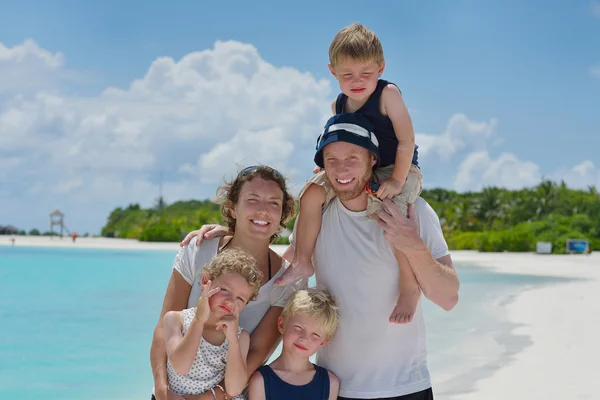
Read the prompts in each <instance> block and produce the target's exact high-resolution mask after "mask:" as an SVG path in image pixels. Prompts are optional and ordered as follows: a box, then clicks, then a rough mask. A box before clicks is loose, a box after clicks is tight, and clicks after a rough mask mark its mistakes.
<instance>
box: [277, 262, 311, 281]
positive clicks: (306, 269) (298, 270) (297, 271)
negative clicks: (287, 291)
mask: <svg viewBox="0 0 600 400" xmlns="http://www.w3.org/2000/svg"><path fill="white" fill-rule="evenodd" d="M314 272H315V269H314V267H313V266H312V263H310V262H308V263H300V262H299V263H292V264H291V265H290V266H289V267H288V268H287V269H286V270H285V272H284V273H283V275H281V276H280V277H279V278H277V279H275V283H274V284H275V286H286V285H289V284H290V283H294V282H296V281H297V280H299V279H302V278H308V277H309V276H311V275H312V274H313V273H314Z"/></svg>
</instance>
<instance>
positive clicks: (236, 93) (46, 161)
mask: <svg viewBox="0 0 600 400" xmlns="http://www.w3.org/2000/svg"><path fill="white" fill-rule="evenodd" d="M70 73H71V72H70V71H67V69H66V67H65V60H64V57H63V56H62V55H61V54H60V53H54V52H51V51H47V50H45V49H42V48H40V47H39V46H38V45H37V44H35V43H34V42H32V41H26V42H24V43H22V44H20V45H17V46H14V47H12V48H9V47H6V46H4V45H2V44H0V93H2V95H0V198H1V199H2V204H3V207H2V208H0V223H4V224H6V223H11V224H13V225H15V226H19V227H20V228H24V229H31V228H34V227H37V228H43V227H44V226H45V224H47V218H48V215H47V214H48V213H49V212H50V211H52V210H54V209H56V208H59V209H61V210H62V211H64V212H65V213H66V218H67V223H68V226H69V227H70V228H71V229H73V230H77V231H78V232H85V231H90V232H97V231H98V230H99V227H100V226H101V225H102V224H104V222H105V218H106V216H107V215H108V213H109V212H110V211H111V210H112V209H113V208H115V207H117V206H126V205H127V204H128V203H134V202H138V203H141V204H142V205H143V206H149V205H151V204H152V203H153V201H154V199H155V198H156V197H157V196H158V177H159V174H160V172H161V171H162V172H164V183H163V193H164V195H165V197H166V199H167V201H169V202H170V201H175V200H180V199H189V198H209V197H212V196H213V195H214V193H215V189H216V187H217V185H218V184H220V183H221V182H222V179H223V176H231V175H232V174H233V173H234V172H235V170H236V169H239V168H241V167H242V166H245V165H248V164H249V163H265V164H269V165H272V166H274V167H276V168H278V169H281V170H282V171H283V172H285V173H286V175H287V176H288V177H289V178H291V179H292V183H293V184H295V187H296V189H298V188H299V187H300V185H301V183H302V182H303V181H304V180H305V179H306V178H308V176H309V175H310V173H311V171H312V168H313V165H312V158H313V156H314V146H315V140H316V137H317V135H318V133H319V132H320V130H321V128H322V126H323V123H324V122H325V120H326V118H327V117H328V114H329V112H330V101H331V97H332V96H333V94H332V90H331V87H330V83H329V81H327V80H317V79H315V77H314V76H313V75H311V74H309V73H303V72H300V71H298V70H296V69H294V68H289V67H281V68H280V67H276V66H274V65H272V64H270V63H268V62H267V61H265V60H263V59H262V58H261V57H260V54H259V53H258V51H257V49H256V48H254V47H253V46H251V45H248V44H243V43H239V42H233V41H229V42H216V43H215V45H214V47H213V48H211V49H206V50H203V51H200V52H194V53H190V54H188V55H186V56H184V57H183V58H182V59H180V60H178V61H177V60H173V59H171V58H169V57H162V58H158V59H156V60H155V61H154V62H153V63H152V64H151V65H150V67H149V68H148V71H147V72H146V73H145V74H143V75H142V74H140V78H139V79H136V80H134V81H133V82H131V84H130V85H129V86H128V87H125V88H115V87H109V88H106V89H105V90H103V91H102V92H101V93H100V94H99V95H97V96H89V97H81V96H79V97H76V96H70V95H66V94H64V92H63V91H61V90H60V89H61V83H62V82H63V80H64V77H65V76H68V75H69V74H70ZM32 74H33V75H32ZM2 96H4V97H2ZM497 123H498V122H497V120H496V119H495V118H491V119H489V120H488V121H474V120H471V119H469V118H468V117H467V116H466V115H465V114H460V113H459V114H455V115H453V116H452V117H451V118H450V119H449V121H448V123H447V125H446V127H445V129H444V131H443V132H442V133H441V134H438V135H433V134H417V135H416V136H417V137H416V142H417V144H418V145H419V146H420V152H419V153H420V156H421V157H423V158H424V162H423V166H424V167H425V168H427V169H428V170H436V169H439V168H440V166H442V168H444V169H445V170H446V171H445V172H444V173H445V174H448V175H451V174H452V171H453V168H454V166H455V165H456V163H457V162H458V161H459V160H461V158H462V157H466V158H464V160H463V161H462V163H460V165H459V166H458V169H457V174H456V177H455V179H454V186H455V188H457V189H459V190H469V189H471V190H473V189H478V188H480V187H481V186H482V185H499V186H505V187H509V188H517V187H522V186H527V185H534V184H536V183H538V182H539V179H540V178H541V172H540V168H539V167H538V166H537V165H535V164H534V163H532V162H529V161H523V160H519V159H518V158H517V157H515V156H514V155H512V154H508V153H505V154H501V155H500V156H498V157H496V158H494V156H491V155H490V153H489V151H490V149H493V148H495V147H496V146H497V145H498V144H500V143H501V142H502V138H501V137H498V136H497V135H496V126H497ZM450 162H453V163H454V164H452V163H450ZM556 176H560V177H565V178H568V182H569V183H571V180H572V181H573V182H577V184H581V185H584V184H590V183H589V182H598V181H599V179H598V177H599V172H598V169H597V168H596V167H595V166H594V165H593V164H592V163H591V162H589V161H588V162H585V163H582V164H580V165H578V166H575V167H573V168H565V169H564V171H563V170H560V171H558V172H556ZM425 179H426V180H427V179H428V178H427V177H425ZM15 218H17V219H15Z"/></svg>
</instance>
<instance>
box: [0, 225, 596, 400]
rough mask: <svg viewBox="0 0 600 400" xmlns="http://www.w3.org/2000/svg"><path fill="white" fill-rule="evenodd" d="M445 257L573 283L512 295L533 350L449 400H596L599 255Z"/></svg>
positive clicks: (19, 241) (93, 242)
mask: <svg viewBox="0 0 600 400" xmlns="http://www.w3.org/2000/svg"><path fill="white" fill-rule="evenodd" d="M15 238H16V244H15V245H16V246H37V247H42V246H43V247H66V248H112V249H139V250H150V249H155V250H172V251H173V252H176V251H177V250H178V248H179V244H178V243H141V242H138V241H137V240H123V239H108V238H77V241H76V243H73V242H72V241H71V239H70V238H63V239H62V240H60V239H57V238H54V239H49V238H47V237H35V236H29V237H27V236H16V237H15ZM0 245H10V236H0ZM283 249H285V246H277V251H278V252H282V251H283ZM452 255H453V259H454V261H455V263H457V264H462V265H465V264H474V265H477V266H480V267H485V268H490V269H493V270H494V271H496V272H499V273H512V274H527V275H543V276H553V277H569V278H577V280H575V281H570V282H567V283H560V284H548V285H546V286H543V287H541V288H537V289H532V290H528V291H525V292H522V293H515V295H516V296H515V298H514V300H513V301H511V302H510V303H509V304H507V305H506V306H505V307H506V308H507V312H508V317H509V319H510V321H511V322H512V323H514V324H517V325H518V326H519V327H518V328H516V329H515V331H514V332H512V333H514V334H516V335H527V336H528V337H529V338H530V339H531V342H532V344H531V345H529V346H527V347H525V348H524V349H523V350H522V351H521V352H519V353H517V354H516V355H515V356H514V358H513V359H512V361H511V362H510V363H508V364H507V365H498V366H497V367H498V369H495V371H494V372H493V374H492V375H491V376H489V377H487V378H484V379H482V380H479V381H477V382H476V383H475V390H474V391H473V392H471V393H463V394H460V395H455V396H453V397H452V398H453V399H454V398H458V399H461V400H462V399H464V400H475V399H477V400H480V399H485V400H495V399H502V400H505V399H530V398H540V399H545V400H554V399H556V400H558V399H560V400H572V399H600V380H598V378H597V377H596V372H594V371H598V370H599V368H598V366H597V364H598V359H599V358H600V351H599V350H598V344H597V342H598V341H599V340H600V253H594V254H591V255H585V256H584V255H574V256H555V255H553V256H548V255H535V254H522V253H518V254H517V253H478V252H469V251H460V252H453V254H452ZM434 382H435V376H434ZM434 389H435V387H434ZM436 398H438V397H437V396H436ZM440 398H442V399H443V398H444V396H440Z"/></svg>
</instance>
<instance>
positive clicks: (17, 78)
mask: <svg viewBox="0 0 600 400" xmlns="http://www.w3.org/2000/svg"><path fill="white" fill-rule="evenodd" d="M63 66H64V57H63V55H62V54H61V53H52V52H50V51H47V50H45V49H43V48H41V47H40V46H39V45H38V44H37V43H35V42H34V41H32V40H25V41H24V42H23V43H21V44H18V45H15V46H13V47H7V46H6V45H4V44H3V43H2V42H0V94H4V95H6V94H14V93H23V92H26V91H31V90H39V89H41V88H43V89H50V88H56V85H57V83H58V81H59V80H60V79H61V78H64V77H65V76H66V75H67V71H66V70H65V69H64V68H63ZM0 100H2V96H1V95H0Z"/></svg>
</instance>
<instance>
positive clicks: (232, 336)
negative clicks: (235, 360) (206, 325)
mask: <svg viewBox="0 0 600 400" xmlns="http://www.w3.org/2000/svg"><path fill="white" fill-rule="evenodd" d="M239 316H240V314H239V312H238V310H237V304H236V305H235V306H234V307H233V313H232V314H230V315H225V316H223V318H221V319H220V320H219V321H218V322H217V326H216V329H217V330H220V329H223V330H224V331H225V337H226V338H227V340H228V341H230V342H231V341H232V340H237V338H238V326H239V325H238V324H239Z"/></svg>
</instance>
